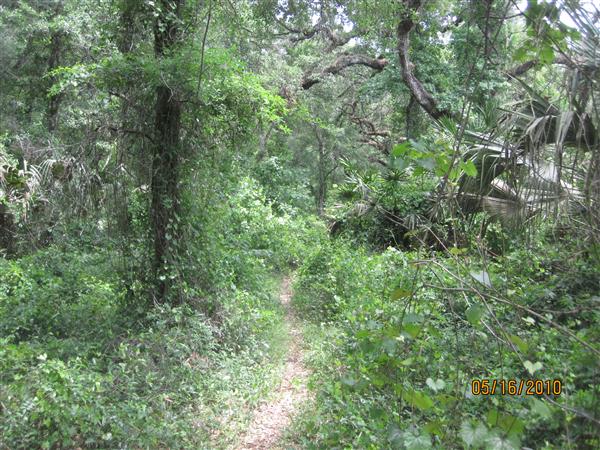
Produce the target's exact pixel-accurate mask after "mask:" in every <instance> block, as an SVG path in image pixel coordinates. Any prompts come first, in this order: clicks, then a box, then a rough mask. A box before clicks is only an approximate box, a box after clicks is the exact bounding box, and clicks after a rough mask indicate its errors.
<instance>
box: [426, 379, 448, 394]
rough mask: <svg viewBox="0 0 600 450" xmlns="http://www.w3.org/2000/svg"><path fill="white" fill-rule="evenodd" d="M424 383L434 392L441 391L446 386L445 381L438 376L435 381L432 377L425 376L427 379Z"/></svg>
mask: <svg viewBox="0 0 600 450" xmlns="http://www.w3.org/2000/svg"><path fill="white" fill-rule="evenodd" d="M425 383H426V384H427V386H429V387H430V388H431V389H433V390H434V391H435V392H437V391H441V390H442V389H444V387H445V386H446V382H445V381H444V380H442V379H439V378H438V379H437V380H435V381H433V379H432V378H427V380H425Z"/></svg>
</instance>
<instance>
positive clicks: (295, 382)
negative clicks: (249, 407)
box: [238, 277, 309, 450]
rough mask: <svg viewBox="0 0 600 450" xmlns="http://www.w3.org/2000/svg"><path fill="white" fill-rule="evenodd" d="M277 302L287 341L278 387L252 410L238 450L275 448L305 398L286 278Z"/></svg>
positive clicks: (299, 345) (304, 374)
mask: <svg viewBox="0 0 600 450" xmlns="http://www.w3.org/2000/svg"><path fill="white" fill-rule="evenodd" d="M279 299H280V301H281V304H282V305H283V307H284V309H285V322H286V326H287V329H288V333H289V338H290V339H289V347H288V352H287V357H286V360H285V367H284V370H283V375H282V378H281V384H280V385H279V387H278V388H277V390H276V391H275V392H274V393H273V395H272V396H271V398H270V399H269V400H268V401H266V402H265V403H262V404H261V405H260V406H259V407H258V408H257V409H256V411H255V413H254V417H253V419H252V421H251V422H250V425H249V427H248V431H247V433H246V435H245V436H244V437H243V439H242V440H241V444H240V446H239V447H238V449H239V450H244V449H273V448H277V443H278V442H279V440H280V439H281V437H282V434H283V431H284V430H285V429H286V428H287V427H288V425H289V424H290V422H291V420H292V417H293V415H294V413H295V411H296V410H297V408H298V407H299V406H300V405H302V404H303V403H304V402H305V401H306V400H307V399H308V389H307V387H306V383H307V380H308V375H309V372H308V370H307V369H306V367H305V366H304V364H303V362H302V333H301V331H300V326H299V323H298V319H297V318H296V316H295V315H294V311H293V309H292V306H291V304H290V303H291V299H292V292H291V279H290V278H289V277H286V278H284V279H283V282H282V283H281V291H280V294H279Z"/></svg>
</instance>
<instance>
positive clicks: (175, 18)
mask: <svg viewBox="0 0 600 450" xmlns="http://www.w3.org/2000/svg"><path fill="white" fill-rule="evenodd" d="M182 3H183V0H175V1H173V0H171V1H169V0H163V1H161V2H159V6H160V12H161V13H160V15H159V17H158V18H157V19H156V24H155V28H154V51H155V55H156V58H157V59H160V58H162V57H163V56H164V55H165V53H166V52H168V51H169V50H170V49H172V48H173V47H174V45H175V44H176V43H177V40H178V37H179V18H180V13H181V6H182ZM180 127H181V101H180V100H179V98H178V96H177V93H176V92H174V91H173V90H172V89H171V88H170V87H168V86H166V85H164V84H161V85H159V86H158V87H157V88H156V104H155V124H154V131H155V133H154V137H155V144H154V154H153V158H152V183H151V190H152V204H151V214H150V215H151V221H152V233H153V242H154V261H153V271H154V280H155V285H154V297H155V300H156V301H158V302H161V303H162V302H166V301H174V300H175V298H174V296H173V292H172V288H173V284H174V282H175V279H176V277H175V276H174V274H175V273H176V272H177V263H178V258H177V253H178V252H177V248H178V241H179V231H178V218H179V214H178V212H179V209H180V205H179V202H180V198H179V183H180V180H179V176H180V173H179V172H180V171H179V165H180V158H179V151H180V142H179V141H180V138H179V131H180Z"/></svg>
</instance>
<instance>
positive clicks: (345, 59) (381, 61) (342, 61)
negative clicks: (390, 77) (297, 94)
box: [302, 54, 388, 89]
mask: <svg viewBox="0 0 600 450" xmlns="http://www.w3.org/2000/svg"><path fill="white" fill-rule="evenodd" d="M387 64H388V61H387V60H386V59H385V58H369V57H368V56H365V55H356V54H352V55H351V54H342V55H340V56H338V57H337V59H336V60H335V61H334V62H333V63H332V64H330V65H329V66H327V67H325V68H324V69H323V70H322V71H321V72H320V73H319V74H317V75H308V74H307V75H304V78H303V79H302V89H310V88H311V87H312V86H314V85H315V84H317V83H320V82H321V81H323V77H324V76H325V75H328V74H331V75H337V74H338V73H340V72H341V71H343V70H344V69H346V68H347V67H350V66H356V65H361V66H366V67H370V68H371V69H373V70H376V71H378V72H379V71H382V70H383V69H384V68H385V66H387Z"/></svg>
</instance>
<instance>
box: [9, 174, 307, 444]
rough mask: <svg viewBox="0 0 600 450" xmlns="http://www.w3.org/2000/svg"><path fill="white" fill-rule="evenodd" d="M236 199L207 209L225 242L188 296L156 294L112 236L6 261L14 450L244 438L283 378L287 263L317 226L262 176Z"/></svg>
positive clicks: (213, 245)
mask: <svg viewBox="0 0 600 450" xmlns="http://www.w3.org/2000/svg"><path fill="white" fill-rule="evenodd" d="M229 198H230V200H229V202H230V205H228V208H223V210H219V209H215V211H214V215H213V216H211V217H209V218H208V219H207V218H204V224H203V226H204V227H205V228H207V229H210V230H211V231H214V232H215V233H214V234H213V240H212V241H211V242H210V243H208V244H210V245H208V244H207V243H204V242H200V243H198V246H197V247H193V248H192V249H191V251H194V252H196V254H197V255H198V256H199V257H201V258H202V260H204V261H214V262H215V263H214V264H212V265H211V266H210V267H209V269H210V270H206V271H205V272H204V273H202V274H201V279H200V281H199V282H198V285H197V286H192V285H190V286H188V287H187V289H188V290H187V292H188V298H187V299H186V301H185V302H184V303H183V304H182V305H180V306H168V305H157V304H150V305H148V302H147V299H144V298H143V297H142V296H141V295H142V294H141V293H142V292H143V290H139V291H137V290H136V289H135V287H134V288H132V287H131V286H128V285H127V284H126V283H124V282H123V277H121V276H120V272H119V267H120V266H119V263H120V261H121V256H120V255H119V254H118V252H117V251H116V250H115V249H114V248H112V247H111V246H110V245H106V246H104V247H101V246H94V245H91V244H90V245H86V246H85V247H83V246H80V245H78V243H77V242H75V244H74V245H55V246H51V247H48V248H46V249H43V250H39V251H37V252H35V253H33V254H31V255H28V256H24V257H21V258H19V259H13V260H4V259H0V448H1V449H11V450H12V449H29V448H40V447H41V448H53V449H55V448H148V449H150V448H151V449H154V448H230V447H231V445H233V444H234V443H235V442H237V440H238V439H239V436H240V434H241V433H242V432H243V430H244V429H245V427H247V425H248V422H249V420H250V418H251V415H252V409H253V408H254V407H255V406H256V405H257V404H258V402H259V401H260V400H261V399H263V398H265V397H267V396H268V394H269V393H270V392H271V390H272V388H273V386H275V385H276V383H277V381H278V379H279V377H280V369H281V365H282V362H283V360H284V355H285V351H286V345H287V343H286V342H287V341H286V336H287V333H286V330H285V323H284V319H283V316H284V311H283V308H282V306H281V305H280V302H279V290H280V282H281V277H282V275H281V274H282V273H284V272H285V271H286V270H289V267H290V265H293V264H294V263H297V262H298V260H299V258H300V255H302V254H303V252H304V250H303V249H304V248H305V246H306V245H307V242H312V241H313V239H312V238H311V233H315V231H313V227H312V225H310V223H309V222H307V221H306V220H304V219H303V218H295V217H293V216H292V215H290V214H274V213H273V211H272V209H271V207H270V205H269V204H268V203H267V202H266V200H265V198H264V196H263V195H262V193H261V190H260V188H259V187H258V186H257V185H256V184H255V183H253V182H252V181H251V180H247V181H246V182H244V183H241V184H240V185H239V186H238V187H237V188H236V190H235V191H234V192H232V193H230V197H229ZM217 231H218V232H217ZM132 295H133V297H132ZM136 296H137V297H136Z"/></svg>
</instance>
